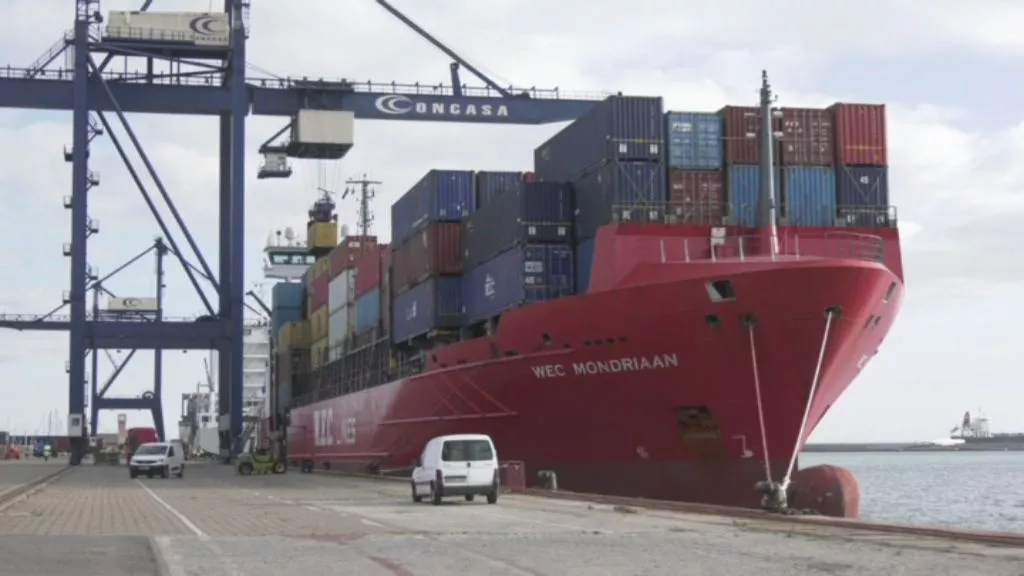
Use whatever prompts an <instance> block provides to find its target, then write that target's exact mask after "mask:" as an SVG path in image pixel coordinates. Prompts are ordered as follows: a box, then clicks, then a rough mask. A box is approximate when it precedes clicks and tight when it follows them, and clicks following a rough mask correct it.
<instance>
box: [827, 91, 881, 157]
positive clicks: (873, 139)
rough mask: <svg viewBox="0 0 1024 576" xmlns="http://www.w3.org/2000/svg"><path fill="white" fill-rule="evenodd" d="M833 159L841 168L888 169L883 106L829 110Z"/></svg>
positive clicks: (840, 105)
mask: <svg viewBox="0 0 1024 576" xmlns="http://www.w3.org/2000/svg"><path fill="white" fill-rule="evenodd" d="M829 111H830V112H831V113H832V124H833V126H834V128H833V132H835V149H836V160H837V162H838V163H839V164H841V165H843V166H888V164H889V149H888V145H887V144H886V137H885V105H884V104H844V103H842V102H836V103H835V104H833V105H832V107H831V108H829Z"/></svg>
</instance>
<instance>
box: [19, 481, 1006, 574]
mask: <svg viewBox="0 0 1024 576" xmlns="http://www.w3.org/2000/svg"><path fill="white" fill-rule="evenodd" d="M14 470H17V471H16V472H15V471H14ZM27 470H28V468H27V467H25V468H19V467H18V466H17V465H10V466H8V465H5V466H0V487H2V486H4V485H13V484H16V483H17V482H18V479H19V478H21V479H23V480H22V481H29V480H31V479H32V478H33V477H32V476H31V474H30V473H29V472H27ZM53 471H54V470H53V469H45V468H39V467H37V468H36V472H42V473H43V474H46V473H47V472H51V473H52V472H53ZM35 477H40V476H39V475H38V474H37V475H36V476H35ZM26 478H27V480H25V479H26ZM0 490H2V488H0ZM0 559H2V561H0V576H64V575H69V576H70V575H74V576H92V575H97V576H98V575H104V576H119V575H131V576H143V575H150V574H153V575H164V576H186V575H200V574H201V575H203V576H221V575H223V576H228V575H232V576H238V575H244V576H249V575H257V574H261V575H262V574H281V573H304V574H318V573H329V574H336V575H349V574H351V575H358V576H378V575H379V576H435V575H450V574H467V575H475V574H480V575H487V576H502V575H519V576H521V575H527V576H555V575H557V576H576V575H579V576H605V575H607V576H613V575H614V576H634V575H635V576H640V575H643V576H660V575H666V576H667V575H672V576H680V575H691V574H692V575H701V576H719V575H720V576H736V575H739V574H756V575H757V576H776V575H778V576H793V575H796V574H801V575H803V574H823V575H825V574H827V575H847V574H849V575H854V574H856V575H864V574H878V575H886V576H892V575H905V576H912V575H916V574H921V575H928V576H938V575H943V574H949V575H956V576H962V575H963V574H985V575H986V576H1003V575H1006V576H1011V575H1012V576H1022V575H1024V547H1011V546H996V545H990V544H981V543H972V542H962V541H956V540H950V539H941V538H934V537H924V536H914V535H898V534H892V533H884V534H880V533H874V532H870V531H864V530H856V529H849V528H842V527H835V526H820V525H815V524H814V523H813V522H810V523H799V524H793V523H782V522H777V521H772V520H757V519H734V518H728V517H722V516H712V515H701V514H687V513H680V512H670V511H658V510H649V509H643V508H625V507H622V506H611V505H601V504H595V503H587V502H581V501H577V500H562V499H559V500H554V499H548V498H542V497H536V496H526V495H504V496H503V497H502V498H501V499H500V500H499V502H498V504H497V505H493V506H491V505H488V504H486V503H485V502H482V501H480V499H477V501H476V502H472V503H470V502H465V501H463V500H462V499H458V500H456V499H452V500H451V501H448V502H446V503H445V504H444V505H442V506H437V507H435V506H431V505H430V504H414V503H413V502H412V501H411V498H410V490H409V486H408V485H406V484H404V483H397V482H385V481H376V480H369V479H357V478H346V477H339V476H333V475H322V474H312V475H307V474H298V473H289V474H285V475H280V476H272V475H271V476H250V477H241V476H237V475H236V474H235V473H234V470H233V469H232V468H230V467H227V466H221V465H216V464H195V465H189V466H188V467H187V469H186V472H185V477H184V478H182V479H178V478H171V479H166V480H161V479H153V480H149V479H143V480H131V479H129V478H128V471H127V470H126V469H125V468H124V467H115V466H100V465H95V466H79V467H75V468H73V469H70V470H68V471H67V472H66V473H65V474H63V475H62V476H60V477H59V478H57V479H55V480H52V481H51V482H49V483H48V484H44V485H42V486H41V487H39V486H37V487H35V488H33V489H32V490H30V491H29V492H28V493H26V494H23V495H21V496H19V497H18V498H17V499H15V500H12V501H7V502H4V501H2V500H0Z"/></svg>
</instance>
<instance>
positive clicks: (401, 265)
mask: <svg viewBox="0 0 1024 576" xmlns="http://www.w3.org/2000/svg"><path fill="white" fill-rule="evenodd" d="M391 258H392V260H391V288H392V290H393V291H394V295H398V294H401V293H403V292H405V291H406V290H408V289H409V288H411V287H412V286H413V285H415V284H417V283H419V282H421V281H423V280H426V279H427V278H430V277H431V276H438V275H442V274H461V273H462V224H461V223H459V222H435V223H433V224H430V225H429V226H427V227H426V228H424V229H423V230H421V231H419V232H416V233H415V234H413V235H412V236H411V237H410V238H409V239H407V240H406V241H405V242H403V243H402V244H401V246H399V247H398V248H397V249H396V250H395V251H394V253H393V254H392V255H391Z"/></svg>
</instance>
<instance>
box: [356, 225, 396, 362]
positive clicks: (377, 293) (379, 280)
mask: <svg viewBox="0 0 1024 576" xmlns="http://www.w3.org/2000/svg"><path fill="white" fill-rule="evenodd" d="M390 252H391V251H390V247H389V246H387V245H384V246H380V247H379V248H378V249H376V250H371V251H368V252H366V253H364V254H362V255H361V256H360V257H359V259H358V260H356V268H355V272H356V280H355V291H354V296H355V311H356V320H355V334H356V336H355V341H356V344H355V346H356V347H358V346H363V345H365V344H368V343H370V342H373V341H374V340H376V339H377V338H378V337H380V336H382V335H383V334H384V333H385V332H386V330H385V329H384V327H383V326H382V325H381V318H382V317H383V315H382V310H381V306H382V304H385V303H386V304H388V305H390V302H388V301H387V300H385V299H384V298H382V296H383V294H382V291H383V280H384V277H385V274H384V266H385V265H386V264H387V263H389V262H390V258H387V257H386V256H385V254H387V255H390Z"/></svg>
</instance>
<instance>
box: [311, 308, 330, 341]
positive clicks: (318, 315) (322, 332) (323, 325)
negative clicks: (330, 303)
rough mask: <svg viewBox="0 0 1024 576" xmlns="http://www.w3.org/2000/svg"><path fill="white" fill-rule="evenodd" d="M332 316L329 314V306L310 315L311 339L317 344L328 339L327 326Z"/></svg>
mask: <svg viewBox="0 0 1024 576" xmlns="http://www.w3.org/2000/svg"><path fill="white" fill-rule="evenodd" d="M329 321H330V316H328V313H327V305H326V304H324V305H323V306H321V307H319V308H317V309H316V310H314V311H313V313H312V314H310V315H309V337H310V338H311V339H312V340H313V341H314V342H316V341H317V340H323V339H326V338H327V326H328V324H329Z"/></svg>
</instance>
